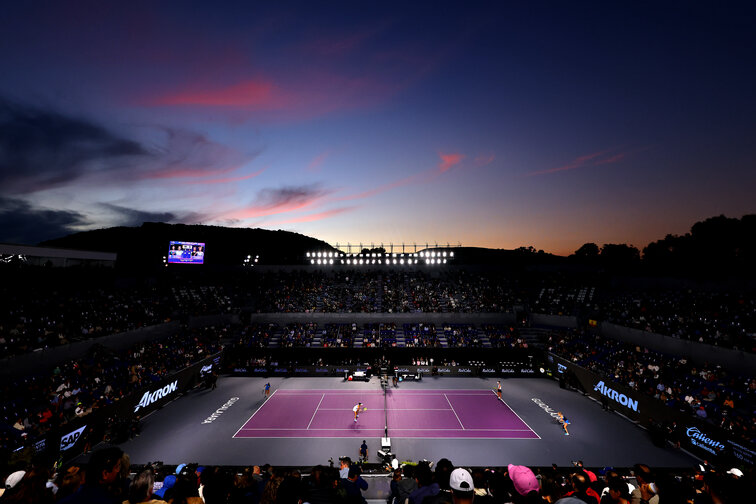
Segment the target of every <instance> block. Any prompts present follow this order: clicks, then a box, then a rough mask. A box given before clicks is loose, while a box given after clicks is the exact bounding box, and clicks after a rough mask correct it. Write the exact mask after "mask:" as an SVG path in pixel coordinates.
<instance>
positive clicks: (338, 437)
mask: <svg viewBox="0 0 756 504" xmlns="http://www.w3.org/2000/svg"><path fill="white" fill-rule="evenodd" d="M368 430H374V431H376V432H380V433H382V432H383V429H363V431H368ZM363 435H364V432H363V433H362V434H361V435H359V436H265V437H262V436H260V437H256V436H242V437H238V438H235V439H358V438H360V437H362V436H363ZM391 437H392V438H396V439H442V440H443V439H466V440H473V439H475V440H482V441H483V440H485V441H497V440H498V441H505V440H508V439H514V440H522V441H531V440H534V438H521V437H470V436H465V437H449V436H444V437H421V438H419V437H405V436H394V435H392V436H391ZM538 439H541V438H538Z"/></svg>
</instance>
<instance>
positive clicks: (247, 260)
mask: <svg viewBox="0 0 756 504" xmlns="http://www.w3.org/2000/svg"><path fill="white" fill-rule="evenodd" d="M259 260H260V256H259V255H256V256H255V257H254V258H253V257H252V254H249V255H247V257H245V258H244V261H242V266H249V267H253V266H254V265H255V264H257V262H258V261H259Z"/></svg>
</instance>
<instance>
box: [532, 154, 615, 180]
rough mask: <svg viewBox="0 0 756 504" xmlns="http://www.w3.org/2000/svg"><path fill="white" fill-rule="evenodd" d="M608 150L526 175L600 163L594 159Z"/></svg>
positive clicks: (544, 173)
mask: <svg viewBox="0 0 756 504" xmlns="http://www.w3.org/2000/svg"><path fill="white" fill-rule="evenodd" d="M607 152H609V151H608V150H603V151H599V152H593V153H591V154H586V155H584V156H579V157H577V158H575V159H574V160H572V161H571V162H570V163H568V164H566V165H563V166H559V167H557V168H549V169H547V170H538V171H534V172H530V173H528V174H526V176H528V177H532V176H534V175H546V174H548V173H557V172H562V171H568V170H574V169H576V168H582V167H584V166H595V165H597V164H598V163H597V162H592V161H593V160H595V159H596V158H599V157H601V156H603V155H604V154H606V153H607Z"/></svg>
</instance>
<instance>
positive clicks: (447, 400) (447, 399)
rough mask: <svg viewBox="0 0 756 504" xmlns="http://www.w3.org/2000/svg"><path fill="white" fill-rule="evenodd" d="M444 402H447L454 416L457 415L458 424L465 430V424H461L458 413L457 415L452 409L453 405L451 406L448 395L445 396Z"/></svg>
mask: <svg viewBox="0 0 756 504" xmlns="http://www.w3.org/2000/svg"><path fill="white" fill-rule="evenodd" d="M444 397H446V394H444ZM446 402H448V403H449V407H450V408H451V410H452V412H453V413H454V416H455V417H457V422H459V425H460V426H461V427H462V430H465V426H464V425H462V420H460V419H459V415H457V412H456V411H454V406H452V403H451V401H450V400H449V398H448V397H446ZM429 430H430V429H429Z"/></svg>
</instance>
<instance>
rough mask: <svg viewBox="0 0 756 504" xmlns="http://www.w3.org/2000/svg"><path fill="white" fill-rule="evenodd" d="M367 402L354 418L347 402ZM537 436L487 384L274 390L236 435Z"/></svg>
mask: <svg viewBox="0 0 756 504" xmlns="http://www.w3.org/2000/svg"><path fill="white" fill-rule="evenodd" d="M358 402H361V403H362V404H363V407H365V408H367V409H366V411H363V412H361V413H360V415H359V419H358V421H357V422H355V421H354V414H353V412H352V408H353V407H354V405H356V404H357V403H358ZM386 426H388V435H389V437H391V438H441V439H444V438H475V439H540V438H539V437H538V434H536V433H535V432H533V430H532V429H531V428H530V427H528V426H527V425H526V424H525V422H523V421H522V419H521V418H520V417H518V416H517V414H516V413H515V412H514V411H513V410H512V408H510V407H509V406H508V405H507V404H506V403H504V402H503V401H500V400H499V399H498V397H496V394H495V393H494V392H493V391H491V390H480V389H478V390H393V389H390V388H389V389H388V390H387V393H386V397H385V398H384V394H383V392H382V391H380V390H348V391H336V390H278V391H276V392H275V393H273V395H272V396H271V397H270V398H269V399H268V400H267V401H266V402H265V404H263V405H262V407H260V409H259V410H257V411H256V412H255V413H254V414H253V415H252V417H251V418H250V419H249V420H248V421H247V422H246V423H245V424H244V425H243V426H242V427H241V428H240V429H239V431H238V432H237V433H236V434H235V435H234V437H237V438H289V437H298V438H321V437H336V438H365V437H382V436H383V435H384V430H385V428H386Z"/></svg>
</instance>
